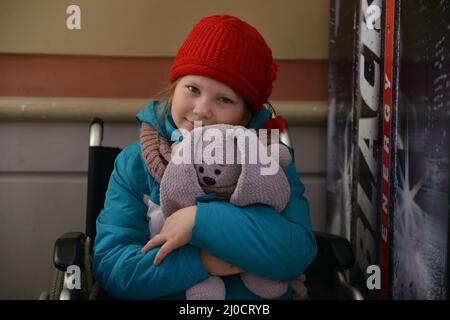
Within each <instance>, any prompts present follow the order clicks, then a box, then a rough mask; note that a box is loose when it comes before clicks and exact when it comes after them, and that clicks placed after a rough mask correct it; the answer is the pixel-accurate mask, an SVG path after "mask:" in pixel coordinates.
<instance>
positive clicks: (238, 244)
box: [190, 162, 317, 280]
mask: <svg viewBox="0 0 450 320" xmlns="http://www.w3.org/2000/svg"><path fill="white" fill-rule="evenodd" d="M285 173H286V175H287V178H288V180H289V183H290V187H291V197H290V200H289V203H288V205H287V207H286V208H285V209H284V211H283V212H282V213H281V214H280V213H278V212H276V211H275V210H273V209H272V208H270V207H268V206H266V205H260V204H257V205H250V206H247V207H243V208H241V207H237V206H235V205H232V204H230V203H227V202H209V203H198V204H197V214H196V218H195V223H194V227H193V229H192V235H191V239H190V243H191V244H193V245H196V246H199V247H201V248H203V249H205V250H207V251H208V252H210V253H211V254H212V255H214V256H216V257H218V258H220V259H223V260H225V261H228V262H230V263H231V264H233V265H236V266H238V267H240V268H241V269H243V270H245V271H248V272H252V273H256V274H259V275H262V276H266V277H268V278H271V279H274V280H293V279H295V278H297V277H298V276H299V275H301V274H302V273H303V272H304V270H305V269H306V267H307V266H308V265H309V264H310V263H311V262H312V260H313V259H314V257H315V255H316V252H317V245H316V242H315V237H314V233H313V231H312V227H311V222H310V217H309V205H308V201H307V200H306V198H305V197H304V196H303V193H304V191H305V187H304V185H303V183H302V182H301V181H300V178H299V177H298V175H297V170H296V168H295V165H294V163H293V162H292V163H291V164H290V165H289V166H288V167H287V169H286V170H285ZM273 196H274V197H276V196H277V195H276V194H274V195H273Z"/></svg>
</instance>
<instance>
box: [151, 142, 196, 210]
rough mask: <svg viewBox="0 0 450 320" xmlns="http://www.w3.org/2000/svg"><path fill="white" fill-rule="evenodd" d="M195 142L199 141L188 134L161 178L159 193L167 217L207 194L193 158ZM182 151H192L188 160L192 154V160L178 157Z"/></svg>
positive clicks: (179, 144) (177, 147)
mask: <svg viewBox="0 0 450 320" xmlns="http://www.w3.org/2000/svg"><path fill="white" fill-rule="evenodd" d="M197 140H198V139H197ZM195 143H198V141H196V140H194V139H193V136H192V135H188V136H186V137H185V139H183V141H182V142H180V143H178V144H177V145H176V147H175V149H173V151H172V160H171V161H170V162H169V164H168V165H167V168H166V170H165V172H164V175H163V177H162V179H161V185H160V193H159V197H160V204H161V209H162V212H163V214H164V216H165V217H168V216H169V215H171V214H172V213H174V212H175V211H177V210H179V209H182V208H185V207H189V206H193V205H195V203H196V197H197V196H201V195H204V194H205V193H204V192H203V189H202V188H201V186H200V183H199V181H198V177H197V172H196V171H195V167H194V162H193V161H194V159H193V158H192V154H193V152H192V150H193V149H192V148H193V145H194V144H195ZM180 152H187V153H190V154H189V155H188V157H187V158H186V160H189V156H190V160H191V161H184V162H181V161H180V158H177V156H178V157H179V156H180ZM176 154H178V155H176ZM177 159H178V162H177Z"/></svg>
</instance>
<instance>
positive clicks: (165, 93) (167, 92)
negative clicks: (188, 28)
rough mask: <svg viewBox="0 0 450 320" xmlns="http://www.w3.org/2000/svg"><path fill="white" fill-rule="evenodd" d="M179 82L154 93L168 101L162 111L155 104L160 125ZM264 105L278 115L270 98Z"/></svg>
mask: <svg viewBox="0 0 450 320" xmlns="http://www.w3.org/2000/svg"><path fill="white" fill-rule="evenodd" d="M178 82H179V79H177V80H175V81H174V82H173V83H171V84H170V85H169V86H167V87H166V88H164V89H162V90H161V91H159V92H158V93H156V94H155V95H153V96H152V97H151V99H155V100H157V101H158V102H161V101H167V103H166V104H165V105H164V107H163V110H162V111H160V112H157V108H158V107H159V106H160V104H159V103H155V104H154V105H153V111H154V112H155V114H156V115H157V121H158V123H159V124H160V125H161V124H162V122H163V121H164V119H165V118H166V117H167V116H168V115H169V112H170V108H171V106H172V99H173V95H174V93H175V88H176V86H177V84H178ZM244 103H245V105H246V106H247V108H249V109H250V110H252V108H250V104H249V103H248V102H247V101H246V100H245V99H244ZM263 105H264V106H265V107H266V108H267V110H269V112H270V116H271V118H272V119H273V118H275V117H276V116H277V113H276V111H275V108H274V107H273V105H272V104H271V103H270V101H269V100H267V101H266V102H265V103H264V104H263ZM252 113H253V111H252Z"/></svg>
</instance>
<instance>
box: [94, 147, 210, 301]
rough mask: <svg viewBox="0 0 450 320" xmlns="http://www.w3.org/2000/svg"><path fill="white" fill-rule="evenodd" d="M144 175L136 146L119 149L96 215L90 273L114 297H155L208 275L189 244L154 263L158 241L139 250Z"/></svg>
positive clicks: (143, 233)
mask: <svg viewBox="0 0 450 320" xmlns="http://www.w3.org/2000/svg"><path fill="white" fill-rule="evenodd" d="M146 179H147V175H146V174H145V169H144V168H143V164H142V160H141V158H140V153H139V152H138V150H137V148H136V147H132V148H128V149H125V150H123V151H122V152H121V153H120V154H119V156H118V158H117V159H116V162H115V165H114V171H113V173H112V175H111V178H110V181H109V185H108V190H107V193H106V200H105V205H104V209H103V210H102V212H101V213H100V215H99V217H98V219H97V234H96V239H95V244H94V257H93V272H94V277H95V278H96V279H97V280H98V281H99V282H100V283H101V285H102V287H103V288H104V289H105V290H106V291H107V292H108V293H109V294H110V295H112V296H114V297H116V298H121V299H152V298H158V297H161V296H164V295H168V294H172V293H176V292H180V291H184V290H186V289H187V288H189V287H191V286H192V285H194V284H196V283H198V282H200V281H202V280H205V279H206V278H208V276H209V275H208V273H207V272H206V270H205V269H204V267H203V265H202V263H201V260H200V255H199V248H196V247H194V246H192V245H185V246H183V247H181V248H179V249H177V250H175V251H173V252H172V253H171V254H169V255H167V257H166V258H165V259H164V260H163V262H162V263H161V264H160V265H159V266H154V265H153V259H154V257H155V255H156V253H157V251H158V249H159V247H158V248H155V249H153V250H150V251H149V252H147V253H146V254H142V253H141V251H140V250H141V249H142V247H143V246H144V245H145V244H146V243H147V241H148V240H149V230H148V221H147V219H146V213H147V206H146V205H145V204H144V202H143V199H142V195H143V193H144V190H145V188H147V181H146ZM147 190H148V189H147Z"/></svg>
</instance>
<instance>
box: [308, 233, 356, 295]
mask: <svg viewBox="0 0 450 320" xmlns="http://www.w3.org/2000/svg"><path fill="white" fill-rule="evenodd" d="M315 237H316V242H317V249H318V250H317V255H316V257H315V258H314V260H313V261H312V263H311V264H310V265H309V266H308V268H307V269H306V270H305V275H306V287H307V288H308V293H309V295H310V297H311V298H312V299H320V300H324V299H325V300H327V299H347V298H350V299H357V298H358V296H357V295H356V294H354V291H355V292H356V290H353V289H354V288H353V287H352V286H350V285H349V284H347V283H346V281H345V279H344V277H343V274H342V271H344V270H346V269H349V268H351V267H352V266H353V264H354V263H355V258H354V255H353V250H352V247H351V245H350V242H349V241H348V240H347V239H345V238H343V237H339V236H335V235H332V234H328V233H323V232H315Z"/></svg>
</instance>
